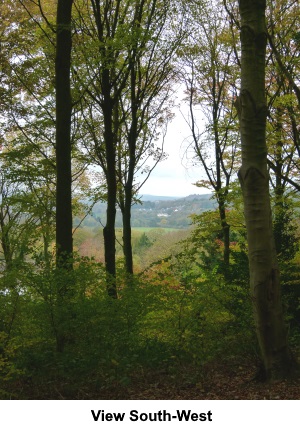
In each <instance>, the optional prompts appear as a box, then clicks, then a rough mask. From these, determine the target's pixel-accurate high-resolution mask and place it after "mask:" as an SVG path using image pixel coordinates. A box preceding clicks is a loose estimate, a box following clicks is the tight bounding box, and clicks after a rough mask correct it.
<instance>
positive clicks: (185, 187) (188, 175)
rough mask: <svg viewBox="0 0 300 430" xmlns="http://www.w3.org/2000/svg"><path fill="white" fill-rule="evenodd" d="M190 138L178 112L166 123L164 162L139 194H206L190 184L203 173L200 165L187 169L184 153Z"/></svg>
mask: <svg viewBox="0 0 300 430" xmlns="http://www.w3.org/2000/svg"><path fill="white" fill-rule="evenodd" d="M189 135H190V131H189V129H188V126H187V124H186V122H185V120H184V118H183V116H182V114H181V113H180V112H178V114H176V117H175V118H174V119H173V120H172V122H171V123H170V124H169V127H168V131H167V135H166V138H165V147H164V150H165V152H166V153H167V154H169V156H168V158H167V159H166V160H165V161H162V162H160V163H158V165H157V166H156V168H155V170H154V171H153V172H152V174H151V176H150V177H149V179H148V181H147V182H146V183H145V185H144V186H143V187H142V188H141V191H140V194H152V195H155V196H175V197H177V196H178V197H185V196H188V195H190V194H203V193H204V194H205V193H208V192H209V191H208V190H207V189H204V188H198V187H196V186H195V185H193V183H195V182H196V181H197V180H199V179H200V178H201V176H202V177H203V171H202V169H201V168H200V167H199V166H198V167H193V168H191V167H187V164H188V163H187V161H186V159H185V157H184V154H185V148H186V146H187V138H188V136H189Z"/></svg>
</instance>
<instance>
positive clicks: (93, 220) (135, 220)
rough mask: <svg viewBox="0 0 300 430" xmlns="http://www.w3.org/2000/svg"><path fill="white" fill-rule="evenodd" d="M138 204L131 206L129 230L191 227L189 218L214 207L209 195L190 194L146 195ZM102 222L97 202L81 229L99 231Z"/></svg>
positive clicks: (102, 209)
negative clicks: (96, 229)
mask: <svg viewBox="0 0 300 430" xmlns="http://www.w3.org/2000/svg"><path fill="white" fill-rule="evenodd" d="M140 201H141V203H136V204H134V205H133V206H132V216H131V225H132V227H152V228H157V227H164V228H178V229H181V228H187V227H188V226H189V225H190V224H191V220H190V215H192V214H200V213H201V212H204V211H208V210H213V209H214V208H215V207H216V201H215V200H214V199H213V198H212V195H211V194H192V195H189V196H186V197H179V198H176V197H170V196H169V197H168V196H152V195H147V194H146V195H143V196H141V197H140ZM105 219H106V203H104V202H98V203H96V204H95V206H94V207H93V210H92V215H88V216H87V217H86V219H85V220H84V222H83V224H82V225H83V226H85V225H86V226H89V227H97V226H98V227H100V225H104V224H105ZM76 221H77V222H79V220H76ZM76 221H75V222H76ZM116 227H117V228H120V227H122V216H121V211H120V209H118V208H117V218H116Z"/></svg>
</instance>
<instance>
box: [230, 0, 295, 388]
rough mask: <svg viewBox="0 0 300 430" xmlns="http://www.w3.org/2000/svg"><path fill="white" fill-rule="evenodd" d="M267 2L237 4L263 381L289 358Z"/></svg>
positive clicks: (245, 186)
mask: <svg viewBox="0 0 300 430" xmlns="http://www.w3.org/2000/svg"><path fill="white" fill-rule="evenodd" d="M265 8H266V2H265V0H241V1H240V3H239V12H240V17H241V52H242V56H241V92H240V95H239V97H238V99H237V103H236V106H237V110H238V114H239V120H240V131H241V144H242V166H241V168H240V171H239V179H240V183H241V188H242V192H243V199H244V211H245V220H246V228H247V239H248V255H249V268H250V288H251V297H252V302H253V310H254V319H255V325H256V332H257V337H258V341H259V345H260V349H261V354H262V359H263V370H264V376H265V377H266V378H267V379H270V378H274V377H282V376H283V375H286V374H287V373H288V372H289V371H290V370H291V363H292V359H291V354H290V350H289V347H288V342H287V330H286V326H285V322H284V317H283V310H282V303H281V293H280V280H279V269H278V263H277V256H276V251H275V242H274V236H273V231H272V215H271V205H270V197H269V175H268V170H267V146H266V117H267V104H266V97H265V55H266V41H267V32H266V22H265Z"/></svg>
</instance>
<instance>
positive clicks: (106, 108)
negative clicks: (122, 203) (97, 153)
mask: <svg viewBox="0 0 300 430" xmlns="http://www.w3.org/2000/svg"><path fill="white" fill-rule="evenodd" d="M102 92H103V99H104V101H103V106H102V110H103V117H104V142H105V158H106V182H107V209H106V225H105V227H104V229H103V237H104V259H105V267H106V273H107V292H108V294H109V295H110V296H111V297H113V298H117V286H116V231H115V224H116V205H117V176H116V139H115V132H114V119H113V112H114V107H115V103H114V100H113V98H112V96H111V85H110V78H109V70H107V69H105V70H104V71H103V73H102Z"/></svg>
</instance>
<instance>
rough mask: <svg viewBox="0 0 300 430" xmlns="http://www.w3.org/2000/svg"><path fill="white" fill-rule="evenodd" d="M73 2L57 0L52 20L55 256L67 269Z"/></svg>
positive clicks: (69, 251)
mask: <svg viewBox="0 0 300 430" xmlns="http://www.w3.org/2000/svg"><path fill="white" fill-rule="evenodd" d="M72 5H73V0H58V3H57V17H56V57H55V90H56V144H55V149H56V173H57V182H56V253H57V265H58V267H61V266H69V265H70V264H71V257H72V252H73V238H72V168H71V149H72V145H71V114H72V99H71V83H70V70H71V49H72V34H71V17H72Z"/></svg>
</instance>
